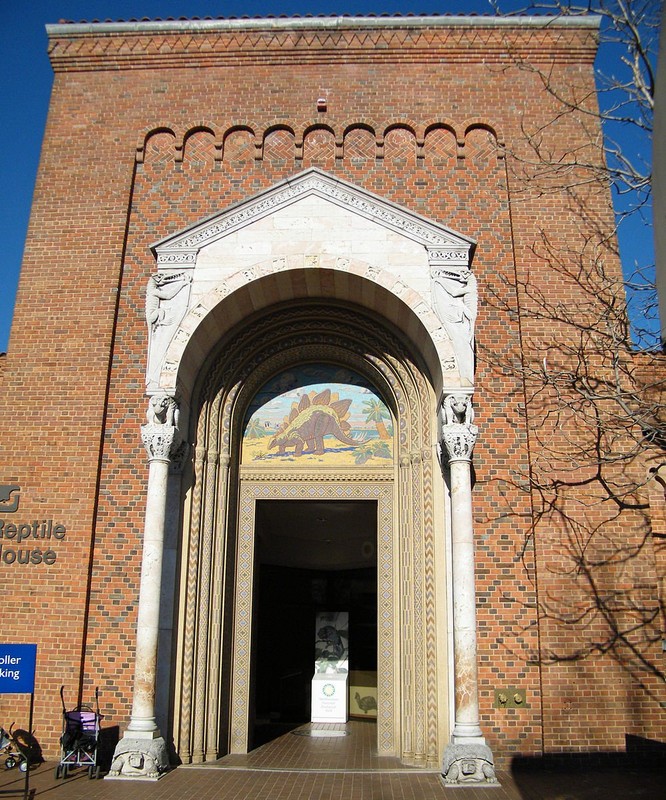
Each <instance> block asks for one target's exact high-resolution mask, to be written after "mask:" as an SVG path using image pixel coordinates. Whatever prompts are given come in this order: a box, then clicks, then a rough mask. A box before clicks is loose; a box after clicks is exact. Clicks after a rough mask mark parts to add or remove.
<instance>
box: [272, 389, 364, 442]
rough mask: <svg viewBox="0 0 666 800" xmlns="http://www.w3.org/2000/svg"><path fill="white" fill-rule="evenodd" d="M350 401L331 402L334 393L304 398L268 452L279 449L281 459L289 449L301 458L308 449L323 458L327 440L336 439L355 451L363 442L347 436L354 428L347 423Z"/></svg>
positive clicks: (288, 418)
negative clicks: (327, 438)
mask: <svg viewBox="0 0 666 800" xmlns="http://www.w3.org/2000/svg"><path fill="white" fill-rule="evenodd" d="M351 402H352V401H351V400H350V399H347V400H333V401H332V400H331V390H330V389H325V390H324V391H323V392H319V394H314V393H312V396H310V395H307V394H304V395H303V396H302V397H301V400H300V402H299V403H298V405H296V404H294V406H293V407H292V409H291V413H290V414H289V416H288V417H287V418H286V419H285V421H284V424H283V426H282V428H281V429H280V430H279V431H278V432H277V435H276V436H275V437H274V438H273V441H272V442H271V443H270V444H269V445H268V449H269V450H272V449H273V448H274V447H277V448H279V453H280V455H283V454H284V453H285V450H286V448H287V447H293V448H294V455H295V456H301V455H302V454H303V452H304V450H305V449H307V450H310V451H311V452H313V453H315V454H316V455H323V454H324V452H325V450H324V437H325V436H334V437H335V438H336V439H337V440H338V441H340V442H342V443H343V444H348V445H352V446H353V447H356V446H358V445H359V444H362V442H363V441H364V440H363V439H358V438H356V439H354V438H352V437H351V436H348V435H347V431H350V430H351V425H350V424H349V423H348V422H347V420H346V417H347V416H348V412H349V406H350V405H351Z"/></svg>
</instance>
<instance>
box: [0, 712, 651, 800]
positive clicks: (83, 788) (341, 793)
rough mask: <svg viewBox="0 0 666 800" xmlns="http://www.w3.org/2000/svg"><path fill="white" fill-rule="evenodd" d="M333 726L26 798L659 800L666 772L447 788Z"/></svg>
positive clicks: (49, 786) (363, 735)
mask: <svg viewBox="0 0 666 800" xmlns="http://www.w3.org/2000/svg"><path fill="white" fill-rule="evenodd" d="M317 727H318V728H319V727H320V726H317ZM340 728H342V729H344V732H345V733H346V735H344V736H339V735H336V736H310V735H307V733H308V732H309V729H310V726H303V727H302V728H300V729H298V733H297V734H296V735H295V734H294V733H293V732H292V733H287V734H285V735H283V736H281V737H280V738H279V739H276V740H275V741H273V742H270V743H269V744H267V745H264V746H263V747H260V748H258V749H257V750H255V751H253V752H251V753H249V754H248V755H244V756H238V755H233V756H226V757H225V758H223V759H220V760H219V761H217V762H213V763H211V764H206V765H188V766H182V767H179V768H178V769H175V770H173V771H172V772H170V773H168V774H167V775H166V776H165V777H163V778H162V779H161V780H160V781H145V782H144V781H136V780H120V781H119V780H99V781H91V780H89V779H88V776H87V773H86V771H84V770H78V771H74V772H73V773H72V774H71V775H70V776H69V777H68V778H66V779H64V780H62V779H60V780H56V779H55V777H54V768H55V764H54V763H45V764H41V765H40V766H38V767H36V768H35V769H33V770H32V771H31V773H30V787H31V795H32V797H34V798H43V800H84V798H85V800H117V798H122V800H176V798H177V800H209V799H210V800H213V799H214V800H218V798H219V799H220V800H341V799H342V798H344V800H456V799H457V798H458V799H459V800H463V799H464V800H616V799H617V800H625V798H626V799H627V800H662V798H664V796H665V795H666V792H665V790H664V786H665V785H666V770H663V769H662V770H658V769H652V770H641V769H640V768H638V767H635V768H621V767H617V768H612V769H601V768H596V769H588V770H582V769H579V770H571V769H569V770H565V769H560V770H557V771H555V770H552V769H551V770H545V769H524V770H520V771H518V770H516V771H514V772H513V773H511V774H510V773H500V775H499V778H500V781H501V786H499V787H474V788H470V787H467V788H459V789H452V788H449V787H445V786H444V784H443V782H442V779H441V777H440V775H439V773H438V772H437V771H433V770H422V769H412V768H409V767H406V766H404V765H402V764H400V763H399V762H398V761H397V760H396V759H390V758H385V757H380V756H377V755H376V753H375V752H374V748H373V741H374V736H373V734H374V726H373V725H371V724H367V723H362V722H361V723H357V722H354V723H350V724H348V725H347V726H329V730H333V731H335V730H336V729H338V730H339V729H340ZM618 760H621V759H620V758H618ZM23 790H24V776H23V775H22V774H21V773H20V772H18V771H17V770H15V769H14V770H6V771H4V772H2V773H0V791H2V792H3V795H4V796H7V797H11V796H14V797H21V796H22V794H23ZM7 792H9V793H10V794H6V793H7Z"/></svg>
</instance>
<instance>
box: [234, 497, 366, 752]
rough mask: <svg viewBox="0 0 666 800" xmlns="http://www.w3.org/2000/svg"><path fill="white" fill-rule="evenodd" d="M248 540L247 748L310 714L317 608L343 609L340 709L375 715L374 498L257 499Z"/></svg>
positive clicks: (271, 736) (359, 714) (265, 740)
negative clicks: (345, 659) (343, 705)
mask: <svg viewBox="0 0 666 800" xmlns="http://www.w3.org/2000/svg"><path fill="white" fill-rule="evenodd" d="M255 543H256V546H255V579H254V603H253V617H254V625H253V629H254V636H253V664H252V667H253V668H252V685H253V697H252V700H251V709H252V710H251V713H250V720H249V723H250V731H249V734H250V736H249V739H250V742H249V743H250V748H256V747H258V746H260V745H262V744H265V743H266V742H268V741H270V740H272V739H274V738H275V737H277V736H280V735H282V734H283V733H285V732H287V731H289V730H291V729H293V728H296V727H298V726H299V725H302V724H303V723H305V722H308V721H309V720H310V715H311V707H310V703H311V699H310V698H311V681H312V676H313V673H314V668H315V641H316V639H317V637H318V632H317V622H316V620H317V614H318V613H321V612H347V613H348V615H349V631H348V633H349V680H348V684H347V691H348V693H349V709H350V714H351V715H352V716H361V717H364V718H365V719H369V720H370V719H376V712H377V502H376V501H372V500H335V501H325V502H322V501H313V500H260V501H257V504H256V517H255ZM320 638H321V637H320Z"/></svg>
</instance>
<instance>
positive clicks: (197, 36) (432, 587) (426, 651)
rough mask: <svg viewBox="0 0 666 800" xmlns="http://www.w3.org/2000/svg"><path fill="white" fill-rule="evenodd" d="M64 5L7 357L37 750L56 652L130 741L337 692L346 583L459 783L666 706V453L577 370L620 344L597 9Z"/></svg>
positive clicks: (177, 749)
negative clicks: (650, 475) (141, 18)
mask: <svg viewBox="0 0 666 800" xmlns="http://www.w3.org/2000/svg"><path fill="white" fill-rule="evenodd" d="M48 33H49V53H50V58H51V63H52V65H53V69H54V72H55V82H54V87H53V93H52V98H51V106H50V110H49V116H48V122H47V128H46V134H45V138H44V145H43V150H42V156H41V164H40V168H39V174H38V179H37V185H36V190H35V196H34V202H33V210H32V216H31V222H30V228H29V233H28V238H27V243H26V250H25V257H24V263H23V269H22V275H21V281H20V285H19V291H18V298H17V303H16V312H15V317H14V323H13V328H12V334H11V339H10V346H9V350H8V354H7V357H6V360H5V364H4V369H3V376H2V384H1V385H0V449H1V452H2V463H3V465H4V466H3V468H2V474H1V475H0V481H1V482H2V484H3V485H4V486H5V487H7V489H6V490H5V497H4V500H3V502H4V505H2V503H0V506H2V509H3V513H2V519H3V522H2V533H1V534H0V535H1V536H2V538H0V545H1V546H2V551H1V552H0V570H1V571H2V581H3V586H4V591H5V595H6V597H7V598H11V600H12V602H11V613H10V614H8V615H7V617H8V618H7V619H6V620H5V637H6V640H7V641H15V642H36V643H37V645H38V651H37V652H38V656H37V673H36V695H35V714H36V716H35V731H36V735H37V737H38V739H39V740H40V742H41V743H42V746H43V748H44V750H45V752H47V754H54V753H55V752H57V749H58V736H59V730H60V706H59V698H58V690H59V687H60V685H61V684H64V686H65V692H66V696H67V697H69V698H76V700H77V701H78V699H79V698H81V699H82V700H83V701H85V700H86V699H87V698H89V696H90V695H91V692H92V690H93V687H95V686H99V689H100V697H101V700H102V704H103V711H104V714H105V724H108V725H117V726H119V727H120V729H121V731H124V730H125V729H126V728H127V726H128V723H130V724H129V731H128V733H126V734H125V737H124V738H123V739H122V740H121V742H120V744H119V746H118V749H117V751H116V759H115V761H114V770H115V771H116V772H124V773H125V774H136V773H141V774H158V773H159V772H160V771H161V770H162V769H163V767H164V752H165V749H166V750H168V751H169V752H170V753H171V755H172V756H174V755H176V754H177V756H178V758H179V759H180V760H182V761H183V762H186V763H187V762H192V761H193V762H201V761H205V760H211V759H215V758H218V757H219V756H220V755H224V754H226V753H230V752H245V751H247V749H248V748H252V747H253V746H255V745H256V744H257V743H258V742H260V741H265V739H266V738H269V737H270V736H272V735H274V733H275V731H276V730H278V729H280V726H284V725H289V724H292V723H294V724H295V723H303V722H304V721H307V719H308V718H309V714H310V706H309V704H310V698H311V696H310V683H311V679H312V672H313V669H314V642H315V633H316V631H315V627H316V625H315V619H316V614H317V613H318V612H319V611H322V610H324V611H336V612H337V611H348V612H349V627H348V630H347V629H345V631H344V632H343V633H344V637H345V643H346V640H347V639H348V654H349V655H348V658H349V675H348V686H347V688H346V689H345V694H346V697H345V703H349V708H348V713H350V714H352V716H353V715H354V714H360V715H361V716H366V717H367V716H368V713H369V712H370V715H371V716H374V715H375V714H376V724H377V747H378V751H379V752H380V753H381V754H383V755H386V756H390V757H394V758H396V759H399V760H401V761H402V762H403V763H406V764H410V765H414V766H422V767H439V766H441V767H442V769H443V771H444V773H445V776H446V779H447V780H448V781H450V782H453V783H456V782H463V781H465V780H467V779H469V780H471V781H476V780H486V781H492V780H493V774H492V766H491V762H492V755H491V754H490V753H491V751H492V754H493V755H494V760H495V763H496V764H499V765H500V766H502V767H504V766H507V765H508V764H509V763H510V761H511V759H512V758H514V757H515V756H518V755H527V756H537V755H540V754H544V753H547V754H553V753H562V752H581V753H583V752H600V751H609V750H610V751H616V750H623V749H624V748H625V746H626V737H627V735H630V736H635V737H639V738H641V739H661V740H663V737H664V729H663V705H664V702H666V697H665V695H664V690H663V654H662V653H661V641H662V637H663V633H662V628H663V619H662V616H661V612H660V598H659V576H658V572H657V560H656V559H657V557H658V556H657V555H655V541H656V542H658V541H659V540H657V539H655V538H654V536H653V534H654V533H655V531H653V530H652V528H651V522H650V510H649V498H650V497H652V499H653V501H654V498H655V497H656V496H657V495H658V494H659V493H658V492H657V494H656V495H655V493H654V491H653V492H652V493H650V492H649V491H648V489H647V488H643V484H644V483H645V480H644V478H645V475H646V474H647V470H648V468H649V467H650V465H651V464H652V463H653V462H651V461H650V454H649V453H648V452H647V451H645V450H644V448H643V447H642V446H636V445H635V441H634V439H632V436H631V435H630V433H631V432H630V431H629V430H628V428H629V427H630V426H627V425H624V424H616V414H615V412H614V407H613V404H612V402H611V401H608V402H606V400H604V401H603V402H601V403H599V404H598V405H597V406H594V404H592V405H590V404H589V402H587V401H581V399H580V397H581V395H580V394H576V392H577V391H578V389H577V384H576V382H575V381H573V382H572V383H571V386H570V387H569V388H570V391H569V390H567V393H565V394H563V393H562V392H561V391H560V388H561V385H560V384H557V382H554V381H553V380H551V378H552V376H553V375H554V374H563V373H564V372H567V374H569V373H570V372H571V369H572V368H571V364H572V362H573V361H574V360H576V359H580V357H581V354H588V355H589V360H588V361H585V370H583V371H584V372H585V375H584V376H583V377H581V381H583V378H585V379H588V378H589V377H590V374H591V373H594V375H595V376H596V379H598V380H600V381H601V380H606V379H607V378H608V376H609V375H610V372H609V370H610V368H611V366H612V365H611V364H610V361H609V359H608V354H609V352H610V351H607V350H605V349H604V348H599V346H598V339H595V338H594V336H591V335H589V334H588V335H587V337H586V335H585V331H586V330H587V331H589V330H590V329H592V330H594V329H595V324H596V322H598V320H599V319H601V317H600V316H599V315H600V314H601V313H602V312H601V311H600V310H599V309H601V308H604V307H607V304H608V303H610V304H611V305H612V303H613V298H614V297H615V295H614V292H615V291H616V289H615V287H616V286H617V284H618V281H619V280H620V277H621V273H620V266H619V263H618V261H617V257H616V255H615V254H614V250H613V243H612V236H611V238H610V239H609V236H610V235H611V232H612V229H613V214H612V209H611V207H610V198H609V194H608V191H607V189H606V188H605V187H604V185H603V183H602V182H600V181H598V180H592V181H590V180H589V179H588V175H589V172H588V171H586V168H585V165H589V164H590V163H592V164H596V165H598V164H600V163H602V162H601V160H600V159H601V158H602V154H601V152H600V149H599V131H598V127H597V122H596V120H595V118H594V116H593V115H590V114H588V113H587V112H588V111H590V110H594V108H595V98H594V80H593V68H592V64H593V60H594V57H595V52H596V21H595V20H594V19H582V18H566V19H561V20H555V21H553V20H551V21H549V22H546V21H545V20H543V19H537V18H522V19H498V18H485V17H474V18H468V17H461V18H455V17H452V18H448V17H434V18H431V17H409V18H365V19H364V18H321V19H320V18H303V19H267V20H217V21H191V22H185V21H179V22H140V23H99V24H98V23H95V24H90V25H85V24H59V25H53V26H49V28H48ZM573 99H575V100H576V103H575V104H573V106H574V107H572V106H570V105H568V103H567V102H563V100H564V101H569V100H573ZM574 156H575V157H574ZM604 304H606V305H604ZM579 372H581V374H582V371H581V370H580V369H579ZM586 385H587V384H586ZM472 403H473V407H474V411H472ZM146 408H148V411H147V412H146ZM604 415H606V416H604ZM600 418H604V419H606V418H607V420H608V422H607V424H604V425H603V426H601V427H600V426H599V424H598V421H599V419H600ZM142 423H144V424H143V428H142V431H143V438H144V444H142V441H141V435H140V426H141V425H142ZM144 445H145V448H147V451H148V456H147V455H146V449H145V448H144ZM472 449H473V455H472ZM11 487H18V489H16V488H14V489H13V490H12V491H9V490H10V489H11ZM17 498H18V500H19V502H18V506H17V507H16V509H15V510H11V508H12V505H13V504H14V505H15V503H14V501H15V500H16V499H17ZM662 500H663V498H662ZM662 517H663V514H662V515H661V516H660V518H662ZM33 523H36V524H33ZM58 526H59V527H58ZM56 531H57V532H58V534H57V536H56ZM656 533H658V534H663V531H656ZM47 539H48V541H47ZM142 565H143V578H142ZM474 579H475V582H474ZM137 620H138V626H139V627H138V633H137ZM320 633H321V631H319V634H320ZM338 633H339V632H338ZM319 634H317V635H319ZM345 646H346V645H345ZM156 648H157V650H156ZM135 667H136V673H135ZM331 686H333V684H331ZM329 691H331V692H333V689H329ZM364 698H370V699H366V703H365V708H364V705H363V704H362V703H361V700H363V699H364ZM355 702H356V703H357V705H356V706H355V705H354V703H355ZM373 702H374V706H373ZM15 707H16V698H13V697H12V696H11V695H0V712H1V718H2V719H8V718H9V716H11V714H10V711H9V709H11V708H15ZM281 729H284V727H283V728H281ZM123 742H124V743H125V744H123ZM142 742H143V744H142ZM155 742H157V743H158V744H157V745H155ZM155 748H156V749H155ZM160 748H161V749H160ZM137 753H138V754H140V758H139V759H138V761H137V759H136V758H133V754H134V755H136V754H137ZM442 759H444V762H443V765H442ZM139 762H140V764H141V765H140V766H137V764H138V763H139Z"/></svg>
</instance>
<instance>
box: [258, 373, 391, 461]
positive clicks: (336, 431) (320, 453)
mask: <svg viewBox="0 0 666 800" xmlns="http://www.w3.org/2000/svg"><path fill="white" fill-rule="evenodd" d="M392 459H393V426H392V420H391V414H390V411H389V409H388V408H387V407H386V405H385V404H384V402H383V400H382V399H381V398H380V397H379V396H378V395H377V393H376V391H375V390H374V388H373V387H372V385H371V384H369V383H368V382H367V380H365V379H364V378H363V377H362V376H360V375H358V374H357V373H355V372H353V371H352V370H348V369H343V368H341V367H338V366H334V365H329V364H305V365H303V366H300V367H296V368H292V369H289V370H285V371H284V372H281V373H279V374H277V375H276V376H274V377H273V378H271V379H270V380H269V381H268V382H267V383H266V384H265V385H264V386H263V387H262V388H261V389H260V390H259V391H258V392H257V394H256V395H255V396H254V398H253V400H252V402H251V404H250V407H249V408H248V411H247V416H246V418H245V422H244V426H243V450H242V463H244V464H248V465H249V464H253V465H256V466H262V465H263V463H264V462H265V463H266V464H268V463H269V462H276V461H278V462H283V463H285V464H286V463H288V462H292V463H293V464H294V466H295V465H296V464H299V465H301V466H303V465H304V464H311V465H313V466H314V465H315V464H322V463H325V464H326V465H330V466H363V465H366V464H369V465H371V466H389V465H390V463H391V461H392Z"/></svg>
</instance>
